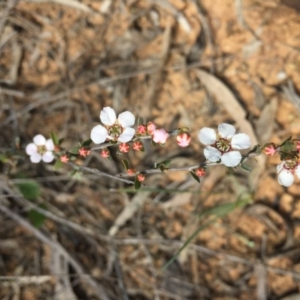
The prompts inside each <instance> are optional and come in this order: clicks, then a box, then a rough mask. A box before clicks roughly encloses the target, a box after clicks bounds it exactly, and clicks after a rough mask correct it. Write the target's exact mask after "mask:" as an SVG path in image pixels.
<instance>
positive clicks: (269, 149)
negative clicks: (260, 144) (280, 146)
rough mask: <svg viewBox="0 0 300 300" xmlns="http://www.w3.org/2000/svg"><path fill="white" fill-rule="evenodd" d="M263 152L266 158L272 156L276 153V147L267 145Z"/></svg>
mask: <svg viewBox="0 0 300 300" xmlns="http://www.w3.org/2000/svg"><path fill="white" fill-rule="evenodd" d="M263 152H264V153H265V154H266V155H268V156H273V155H274V154H275V153H276V152H277V150H276V146H275V145H274V144H273V143H271V144H268V145H267V146H265V147H264V149H263Z"/></svg>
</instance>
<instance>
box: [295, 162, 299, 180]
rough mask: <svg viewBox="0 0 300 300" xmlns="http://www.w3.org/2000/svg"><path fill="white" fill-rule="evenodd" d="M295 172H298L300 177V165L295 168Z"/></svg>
mask: <svg viewBox="0 0 300 300" xmlns="http://www.w3.org/2000/svg"><path fill="white" fill-rule="evenodd" d="M295 173H296V175H297V177H298V178H299V179H300V165H298V166H297V167H296V168H295Z"/></svg>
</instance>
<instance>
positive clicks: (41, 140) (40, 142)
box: [33, 134, 46, 146]
mask: <svg viewBox="0 0 300 300" xmlns="http://www.w3.org/2000/svg"><path fill="white" fill-rule="evenodd" d="M33 142H34V143H35V144H36V145H37V146H44V145H45V144H46V139H45V137H44V136H43V135H41V134H38V135H36V136H35V137H34V138H33Z"/></svg>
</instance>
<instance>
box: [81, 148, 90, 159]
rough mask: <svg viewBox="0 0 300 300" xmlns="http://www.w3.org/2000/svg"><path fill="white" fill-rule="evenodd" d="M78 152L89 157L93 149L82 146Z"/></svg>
mask: <svg viewBox="0 0 300 300" xmlns="http://www.w3.org/2000/svg"><path fill="white" fill-rule="evenodd" d="M78 153H79V155H80V156H83V157H87V156H89V155H90V154H91V150H88V149H86V148H84V147H82V148H80V149H79V150H78Z"/></svg>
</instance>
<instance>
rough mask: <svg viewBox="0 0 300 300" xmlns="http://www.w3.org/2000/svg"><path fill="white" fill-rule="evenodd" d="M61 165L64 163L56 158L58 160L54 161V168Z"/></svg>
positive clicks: (57, 168) (58, 167)
mask: <svg viewBox="0 0 300 300" xmlns="http://www.w3.org/2000/svg"><path fill="white" fill-rule="evenodd" d="M63 165H64V163H63V162H61V161H60V160H59V159H58V160H57V161H56V162H55V165H54V170H55V171H57V170H59V169H60V168H61V167H62V166H63Z"/></svg>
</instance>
